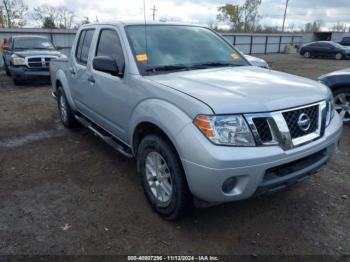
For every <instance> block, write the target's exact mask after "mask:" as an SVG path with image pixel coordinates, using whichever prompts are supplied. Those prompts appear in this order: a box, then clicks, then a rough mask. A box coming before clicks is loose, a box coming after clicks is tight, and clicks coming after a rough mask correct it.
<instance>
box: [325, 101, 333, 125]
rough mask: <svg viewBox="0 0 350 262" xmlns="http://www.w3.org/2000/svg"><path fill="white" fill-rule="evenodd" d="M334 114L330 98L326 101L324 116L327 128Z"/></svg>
mask: <svg viewBox="0 0 350 262" xmlns="http://www.w3.org/2000/svg"><path fill="white" fill-rule="evenodd" d="M334 113H335V106H334V98H333V96H331V97H330V98H329V99H328V100H327V116H326V126H329V124H330V123H331V121H332V119H333V117H334Z"/></svg>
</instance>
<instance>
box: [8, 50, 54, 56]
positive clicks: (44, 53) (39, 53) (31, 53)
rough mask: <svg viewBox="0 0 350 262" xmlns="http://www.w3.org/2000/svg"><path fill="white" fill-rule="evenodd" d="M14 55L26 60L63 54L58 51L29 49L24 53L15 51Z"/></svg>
mask: <svg viewBox="0 0 350 262" xmlns="http://www.w3.org/2000/svg"><path fill="white" fill-rule="evenodd" d="M14 54H16V55H18V56H20V57H23V58H26V57H27V56H59V55H60V54H61V53H60V52H59V51H57V50H37V49H33V50H31V49H29V50H24V51H14Z"/></svg>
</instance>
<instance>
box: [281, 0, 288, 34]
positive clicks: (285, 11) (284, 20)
mask: <svg viewBox="0 0 350 262" xmlns="http://www.w3.org/2000/svg"><path fill="white" fill-rule="evenodd" d="M288 2H289V0H286V8H285V9H284V17H283V25H282V33H283V32H284V25H285V23H286V16H287V9H288Z"/></svg>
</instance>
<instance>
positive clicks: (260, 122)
mask: <svg viewBox="0 0 350 262" xmlns="http://www.w3.org/2000/svg"><path fill="white" fill-rule="evenodd" d="M253 122H254V125H255V127H256V130H257V132H258V134H259V137H260V139H261V141H262V142H263V143H267V142H270V141H272V134H271V130H270V126H269V123H268V121H267V119H266V118H263V117H257V118H254V119H253Z"/></svg>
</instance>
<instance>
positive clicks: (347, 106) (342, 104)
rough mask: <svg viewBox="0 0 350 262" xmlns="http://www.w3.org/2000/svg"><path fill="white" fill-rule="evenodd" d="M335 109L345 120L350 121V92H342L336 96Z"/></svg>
mask: <svg viewBox="0 0 350 262" xmlns="http://www.w3.org/2000/svg"><path fill="white" fill-rule="evenodd" d="M334 103H335V110H336V111H337V112H338V113H339V115H340V117H341V118H342V119H343V121H344V122H346V123H348V122H350V93H340V94H337V95H336V96H335V97H334Z"/></svg>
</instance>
